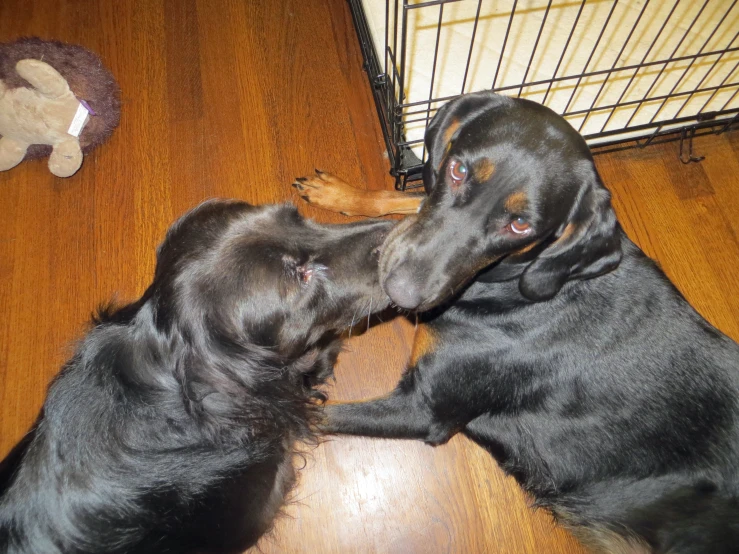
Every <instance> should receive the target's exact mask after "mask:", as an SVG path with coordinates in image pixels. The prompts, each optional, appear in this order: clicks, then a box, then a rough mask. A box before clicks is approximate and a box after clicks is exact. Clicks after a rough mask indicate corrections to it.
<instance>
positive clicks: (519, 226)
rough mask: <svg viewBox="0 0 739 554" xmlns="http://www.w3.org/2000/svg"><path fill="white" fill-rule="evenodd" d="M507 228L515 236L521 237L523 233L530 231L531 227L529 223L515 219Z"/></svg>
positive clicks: (518, 218)
mask: <svg viewBox="0 0 739 554" xmlns="http://www.w3.org/2000/svg"><path fill="white" fill-rule="evenodd" d="M509 227H510V228H511V231H513V232H514V233H516V234H517V235H523V234H524V233H525V232H527V231H528V230H529V229H531V225H529V222H528V221H526V220H525V219H524V218H522V217H517V218H516V219H514V220H513V221H511V223H510V225H509Z"/></svg>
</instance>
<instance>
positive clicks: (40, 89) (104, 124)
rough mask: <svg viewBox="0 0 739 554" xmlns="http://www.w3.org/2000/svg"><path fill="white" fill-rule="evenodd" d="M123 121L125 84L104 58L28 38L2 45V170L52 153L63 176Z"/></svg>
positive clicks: (53, 168)
mask: <svg viewBox="0 0 739 554" xmlns="http://www.w3.org/2000/svg"><path fill="white" fill-rule="evenodd" d="M119 120H120V89H119V87H118V84H117V83H116V81H115V79H114V78H113V75H112V74H111V73H110V71H108V70H107V69H106V68H105V67H103V64H102V62H101V61H100V58H98V57H97V56H96V55H95V54H93V53H92V52H90V51H89V50H87V49H85V48H83V47H81V46H76V45H72V44H64V43H61V42H57V41H46V40H41V39H39V38H23V39H19V40H17V41H14V42H10V43H5V44H0V171H4V170H7V169H10V168H12V167H15V166H16V165H18V164H19V163H20V162H21V161H23V160H28V159H33V158H42V157H45V156H49V169H50V170H51V172H52V173H53V174H54V175H57V176H58V177H69V176H70V175H73V174H74V173H75V172H76V171H77V170H78V169H79V168H80V165H81V164H82V157H83V154H86V153H88V152H89V151H90V150H92V149H93V148H95V147H96V146H98V145H99V144H101V143H103V142H104V141H105V140H107V139H108V137H110V135H111V134H112V132H113V130H114V129H115V128H116V127H117V126H118V121H119Z"/></svg>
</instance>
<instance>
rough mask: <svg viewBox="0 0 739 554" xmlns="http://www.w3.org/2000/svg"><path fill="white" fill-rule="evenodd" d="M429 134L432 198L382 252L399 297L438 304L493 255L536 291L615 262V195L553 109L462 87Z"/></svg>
mask: <svg viewBox="0 0 739 554" xmlns="http://www.w3.org/2000/svg"><path fill="white" fill-rule="evenodd" d="M425 140H426V148H427V150H428V153H429V155H428V161H427V162H426V165H425V167H424V187H425V188H426V193H427V195H428V198H427V199H426V201H425V203H424V204H423V206H422V207H421V210H420V212H419V213H418V215H416V216H411V217H409V218H407V219H406V220H404V221H403V222H402V223H401V224H400V225H399V226H398V227H397V228H396V229H395V230H394V231H393V232H392V233H391V234H390V236H389V237H388V239H387V241H386V245H385V247H384V251H383V254H382V257H381V260H380V275H381V280H382V282H383V287H384V288H385V291H386V292H387V293H388V295H389V296H390V298H391V299H392V300H393V301H394V302H395V303H397V304H398V305H400V306H402V307H404V308H408V309H419V310H425V309H429V308H431V307H434V306H436V305H438V304H440V303H442V302H444V301H445V300H447V299H449V298H450V297H452V296H453V295H454V294H456V293H457V292H458V291H459V290H460V289H461V288H462V287H463V286H464V285H465V284H467V283H468V282H469V281H470V280H472V279H473V278H474V277H475V276H476V275H477V274H478V273H479V272H480V271H481V270H483V269H486V268H490V266H491V265H493V264H497V267H498V268H499V273H500V275H501V279H502V278H504V277H505V276H508V277H507V278H512V277H513V276H515V277H516V278H518V279H519V288H520V291H521V293H522V294H523V295H524V296H525V297H527V298H529V299H530V300H534V301H542V300H546V299H549V298H551V297H553V296H554V295H555V294H556V293H557V292H558V291H559V290H560V288H561V287H562V286H563V285H564V283H565V282H567V281H568V280H570V279H586V278H590V277H594V276H596V275H600V274H602V273H604V272H607V271H610V270H611V269H613V268H614V267H616V266H617V265H618V263H619V261H620V259H621V246H620V240H619V237H618V224H617V222H616V217H615V214H614V212H613V209H612V207H611V203H610V194H609V192H608V191H607V190H606V189H605V188H604V187H603V184H602V183H601V180H600V177H599V175H598V173H597V171H596V169H595V166H594V164H593V159H592V156H591V154H590V151H589V149H588V147H587V145H586V144H585V141H584V140H583V138H582V137H581V136H580V135H579V134H578V133H577V132H576V131H575V130H574V129H572V127H570V125H569V124H568V123H567V122H566V121H565V120H564V119H563V118H562V117H560V116H559V115H557V114H555V113H554V112H553V111H551V110H550V109H548V108H545V107H544V106H541V105H539V104H536V103H534V102H530V101H527V100H520V99H513V98H506V97H503V96H499V95H497V94H493V93H490V92H482V93H475V94H469V95H466V96H463V97H461V98H459V99H457V100H454V101H452V102H450V103H448V104H446V105H444V106H443V107H442V108H441V109H440V110H439V111H438V113H437V114H436V116H435V117H434V119H433V121H432V122H431V123H430V125H429V127H428V129H427V131H426V139H425Z"/></svg>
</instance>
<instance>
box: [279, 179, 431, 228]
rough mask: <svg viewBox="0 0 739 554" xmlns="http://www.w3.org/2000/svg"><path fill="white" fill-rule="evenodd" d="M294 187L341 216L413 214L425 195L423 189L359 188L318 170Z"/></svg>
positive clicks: (312, 200)
mask: <svg viewBox="0 0 739 554" xmlns="http://www.w3.org/2000/svg"><path fill="white" fill-rule="evenodd" d="M293 186H294V187H295V188H296V189H298V194H300V197H301V198H302V199H303V200H305V201H306V202H308V203H309V204H311V205H314V206H318V207H319V208H323V209H325V210H330V211H332V212H339V213H342V214H344V215H364V216H368V217H380V216H383V215H391V214H406V215H407V214H414V213H416V212H417V211H418V208H419V207H420V205H421V202H422V200H423V198H424V194H423V193H422V192H398V191H389V190H360V189H357V188H354V187H352V186H351V185H348V184H347V183H345V182H344V181H342V180H341V179H339V178H338V177H334V176H333V175H331V174H330V173H325V172H323V171H318V170H316V174H315V175H311V176H310V177H299V178H298V179H296V181H295V182H294V183H293Z"/></svg>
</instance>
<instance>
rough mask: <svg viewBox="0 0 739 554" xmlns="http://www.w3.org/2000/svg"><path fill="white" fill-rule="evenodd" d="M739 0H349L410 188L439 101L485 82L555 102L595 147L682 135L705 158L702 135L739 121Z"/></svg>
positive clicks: (387, 131)
mask: <svg viewBox="0 0 739 554" xmlns="http://www.w3.org/2000/svg"><path fill="white" fill-rule="evenodd" d="M737 2H739V0H558V1H555V0H429V1H421V0H349V4H350V7H351V11H352V16H353V19H354V24H355V27H356V29H357V34H358V36H359V40H360V43H361V47H362V52H363V56H364V62H365V69H366V71H367V74H368V77H369V80H370V83H371V86H372V89H373V94H374V97H375V104H376V107H377V112H378V115H379V117H380V122H381V126H382V130H383V134H384V136H385V141H386V146H387V151H388V155H389V158H390V162H391V167H392V169H391V173H392V174H393V175H394V176H395V177H396V186H397V188H398V189H401V190H402V189H405V188H406V186H408V183H409V182H412V181H415V180H417V179H418V178H420V173H421V168H422V164H423V162H424V161H425V158H426V152H425V147H424V145H423V134H424V132H425V129H426V126H427V124H428V122H429V121H430V120H431V118H432V117H433V116H434V114H435V112H436V110H437V109H438V108H439V107H440V106H441V105H442V104H443V103H445V102H448V101H450V100H452V99H454V98H456V97H457V96H459V95H461V94H464V93H467V92H473V91H478V90H485V89H488V90H492V91H494V92H498V93H501V94H506V95H510V96H517V97H521V98H528V99H531V100H535V101H537V102H540V103H542V104H544V105H546V106H548V107H550V108H552V109H553V110H554V111H556V112H557V113H559V114H561V115H563V116H564V117H565V119H567V121H569V122H570V124H571V125H572V126H573V127H574V128H575V129H577V130H578V131H579V132H580V133H581V134H582V135H583V136H584V137H585V140H586V141H587V143H588V145H589V146H590V147H591V149H592V150H593V152H594V153H599V152H605V151H613V150H619V149H623V148H631V147H643V146H646V145H648V144H650V143H655V142H665V141H668V140H677V139H679V140H681V145H680V156H681V160H682V161H683V162H685V163H687V162H689V161H695V160H699V159H700V158H696V157H694V156H693V154H692V138H693V137H694V136H697V135H701V134H707V133H720V132H723V131H726V130H728V129H730V128H732V127H734V126H735V125H736V124H737V123H738V121H737V117H738V116H739V71H737V69H739V40H738V39H739V6H737ZM378 53H379V55H378ZM686 139H687V140H686ZM682 141H686V142H688V143H689V146H690V151H689V153H686V154H683V143H682Z"/></svg>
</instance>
